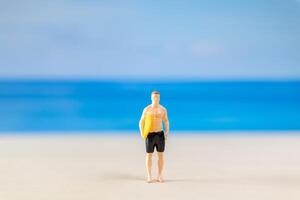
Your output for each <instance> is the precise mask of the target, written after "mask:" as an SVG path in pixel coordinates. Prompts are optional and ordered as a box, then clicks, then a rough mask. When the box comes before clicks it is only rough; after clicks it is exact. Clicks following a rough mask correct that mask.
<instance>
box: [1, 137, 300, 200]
mask: <svg viewBox="0 0 300 200" xmlns="http://www.w3.org/2000/svg"><path fill="white" fill-rule="evenodd" d="M299 155H300V133H288V132H286V133H283V132H281V133H280V134H278V133H274V134H272V133H267V134H266V133H263V132H256V133H255V134H252V133H243V134H236V133H235V134H230V133H227V134H205V133H202V134H183V133H176V134H173V135H172V134H170V137H169V139H168V141H167V143H166V151H165V168H164V178H165V182H164V183H157V182H154V183H150V184H147V183H146V181H145V180H146V169H145V146H144V141H143V140H142V139H141V138H140V136H139V135H138V134H136V135H135V134H128V135H115V134H109V133H107V134H106V135H103V134H101V135H99V134H98V135H97V134H83V133H82V134H75V135H71V134H70V135H59V134H54V135H53V134H48V135H23V136H22V135H14V136H12V135H9V134H7V135H6V134H3V135H1V136H0V199H1V200H21V199H28V200H79V199H80V200H85V199H89V200H91V199H139V200H141V199H143V200H147V199H149V200H150V199H154V198H155V199H156V200H158V199H173V200H174V199H205V200H209V199H212V200H217V199H222V200H224V199H228V200H234V199H237V200H241V199H242V200H248V199H249V200H250V199H251V200H253V199H255V200H259V199H261V200H267V199H272V200H277V199H278V200H299V199H300V157H299ZM153 159H154V160H153V178H155V177H156V174H157V170H156V169H157V166H156V161H157V156H156V154H154V158H153Z"/></svg>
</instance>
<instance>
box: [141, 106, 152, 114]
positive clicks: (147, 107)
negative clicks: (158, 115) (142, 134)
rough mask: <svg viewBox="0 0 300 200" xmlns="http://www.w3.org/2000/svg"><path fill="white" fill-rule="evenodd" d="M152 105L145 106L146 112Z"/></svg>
mask: <svg viewBox="0 0 300 200" xmlns="http://www.w3.org/2000/svg"><path fill="white" fill-rule="evenodd" d="M150 106H151V105H148V106H146V107H145V108H144V110H143V111H144V112H146V111H148V110H149V109H150Z"/></svg>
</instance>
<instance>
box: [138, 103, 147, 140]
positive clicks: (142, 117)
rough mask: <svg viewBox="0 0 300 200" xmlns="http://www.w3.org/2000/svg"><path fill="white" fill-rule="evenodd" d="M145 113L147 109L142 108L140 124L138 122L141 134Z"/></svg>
mask: <svg viewBox="0 0 300 200" xmlns="http://www.w3.org/2000/svg"><path fill="white" fill-rule="evenodd" d="M146 111H147V108H144V110H143V113H142V116H141V119H140V122H139V128H140V133H141V134H142V132H143V125H144V123H145V116H146Z"/></svg>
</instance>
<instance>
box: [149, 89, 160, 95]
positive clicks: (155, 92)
mask: <svg viewBox="0 0 300 200" xmlns="http://www.w3.org/2000/svg"><path fill="white" fill-rule="evenodd" d="M152 94H159V92H158V91H156V90H154V91H152V92H151V95H152ZM159 95H160V94H159Z"/></svg>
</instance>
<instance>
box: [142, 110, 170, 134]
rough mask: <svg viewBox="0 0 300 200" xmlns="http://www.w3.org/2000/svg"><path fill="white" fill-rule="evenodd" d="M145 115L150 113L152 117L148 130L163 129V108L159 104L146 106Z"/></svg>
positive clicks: (156, 130)
mask: <svg viewBox="0 0 300 200" xmlns="http://www.w3.org/2000/svg"><path fill="white" fill-rule="evenodd" d="M145 114H146V115H150V116H151V117H152V122H151V128H150V132H158V131H161V130H162V129H163V127H162V121H163V117H164V114H165V108H164V107H162V106H161V105H158V106H157V107H154V108H153V107H152V106H151V105H149V106H147V107H146V113H145Z"/></svg>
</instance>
